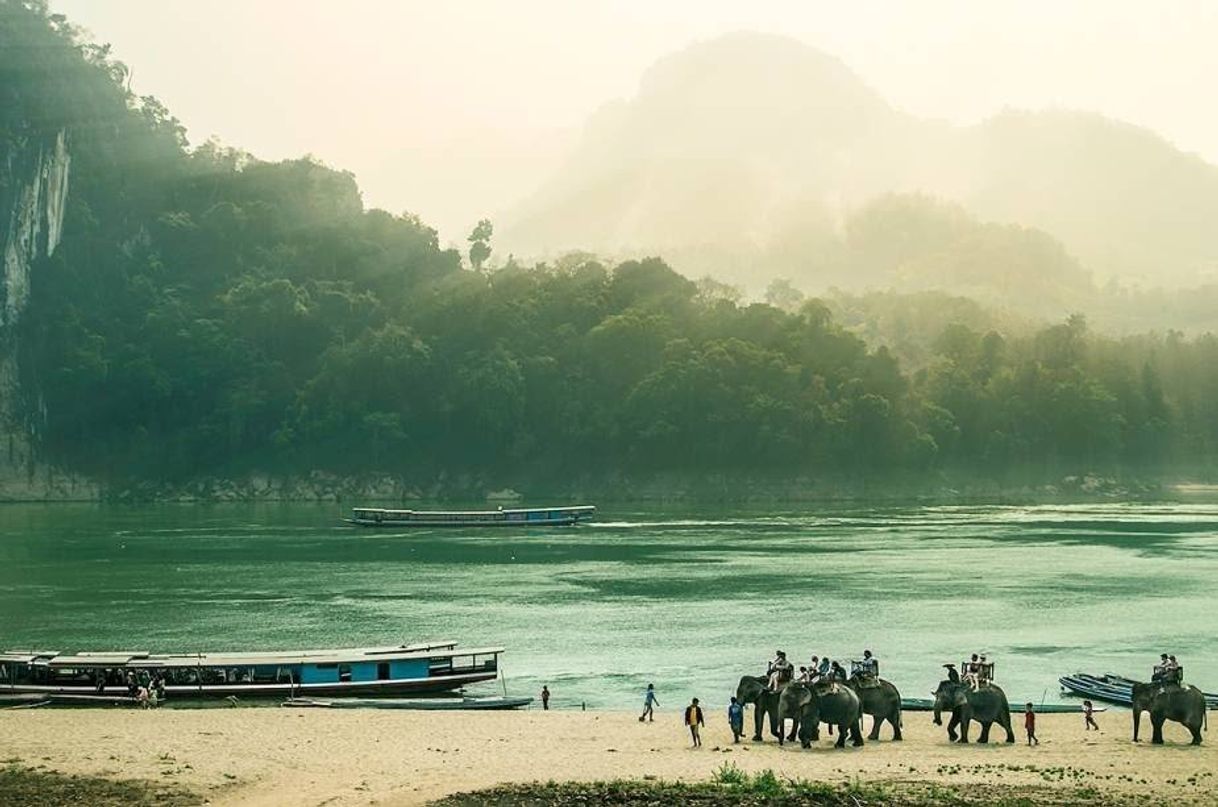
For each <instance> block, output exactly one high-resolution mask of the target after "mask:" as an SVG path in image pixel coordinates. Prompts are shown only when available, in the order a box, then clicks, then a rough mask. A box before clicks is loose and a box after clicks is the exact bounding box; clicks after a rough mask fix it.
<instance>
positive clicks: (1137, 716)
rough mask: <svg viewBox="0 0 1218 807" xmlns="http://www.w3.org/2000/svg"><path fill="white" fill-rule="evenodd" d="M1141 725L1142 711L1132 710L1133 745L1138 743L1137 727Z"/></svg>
mask: <svg viewBox="0 0 1218 807" xmlns="http://www.w3.org/2000/svg"><path fill="white" fill-rule="evenodd" d="M1141 723H1142V710H1141V709H1134V710H1133V741H1134V742H1135V743H1136V742H1137V741H1138V727H1139V726H1140V725H1141Z"/></svg>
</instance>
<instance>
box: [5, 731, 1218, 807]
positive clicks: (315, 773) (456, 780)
mask: <svg viewBox="0 0 1218 807" xmlns="http://www.w3.org/2000/svg"><path fill="white" fill-rule="evenodd" d="M1099 719H1100V724H1101V727H1102V731H1100V732H1099V733H1096V732H1091V733H1090V734H1088V733H1085V732H1084V731H1083V721H1082V718H1081V716H1076V715H1041V716H1039V725H1038V734H1039V735H1040V736H1041V745H1040V746H1039V747H1035V748H1028V747H1026V746H1025V745H1023V743H1022V740H1023V736H1022V731H1020V733H1019V739H1020V742H1019V743H1018V744H1016V745H1015V746H1007V745H1005V744H1001V743H991V744H990V745H989V746H986V747H983V746H979V745H969V746H957V745H951V744H949V743H948V742H947V740H946V737H945V735H944V733H943V731H942V729H939V728H937V727H935V726H933V725H932V724H931V718H930V715H929V714H927V713H907V714H906V717H905V725H906V729H905V731H906V739H905V740H904V742H901V743H892V742H889V741H886V740H881V741H880V742H878V743H868V744H867V745H866V746H865V747H863V748H860V749H849V748H848V749H844V750H840V751H839V750H836V749H833V748H832V747H831V746H830V745H829V744H828V743H827V741H824V739H823V735H822V742H821V744H820V745H818V746H817V747H815V748H813V749H811V750H803V749H800V748H799V746H798V745H797V744H795V745H787V746H786V747H784V748H779V747H778V746H777V745H776V744H774V743H772V742H769V743H765V744H754V743H749V742H747V741H746V742H744V743H742V744H740V745H732V742H731V736H730V734H729V733H728V731H727V728H726V723H725V720H724V719H723V718H722V717H721V716H719V715H718V714H708V720H709V724H708V726H707V730H706V732H705V735H704V740H705V746H704V747H703V748H702V749H699V750H693V749H690V748H689V747H688V742H687V741H688V735H687V733H686V732H685V730H684V728H683V727H682V726H681V725H680V717H679V715H678V714H676V713H672V712H666V713H662V714H660V715H659V716H658V718H657V720H656V722H655V723H651V724H640V723H639V722H638V720H637V718H636V717H635V716H634V715H632V714H626V713H621V712H569V711H551V712H542V711H537V710H532V711H526V712H498V713H490V712H482V713H478V712H465V713H447V714H446V713H435V712H433V713H426V712H405V711H402V712H390V711H354V710H343V711H337V710H322V709H317V710H312V709H283V708H241V709H219V708H216V709H194V710H189V709H182V710H174V709H171V708H164V709H161V710H157V711H148V712H141V711H133V710H132V711H128V710H49V709H35V710H20V711H8V712H3V713H0V737H3V738H4V741H3V742H2V743H0V760H3V761H5V762H7V763H8V764H20V765H24V766H28V767H35V766H45V767H46V768H47V769H50V770H55V771H60V772H64V773H72V774H92V775H103V776H107V777H113V778H141V779H149V780H154V781H159V782H163V783H166V784H173V785H177V786H180V787H184V788H187V789H190V790H193V791H195V792H198V793H200V794H202V795H203V796H204V797H205V798H207V799H208V800H210V802H211V803H213V804H218V805H279V804H317V805H320V804H327V805H353V804H371V803H375V804H384V805H415V804H422V803H425V802H427V801H428V800H430V799H434V798H438V797H441V796H444V795H447V794H450V793H454V792H459V791H467V790H472V789H476V788H482V787H487V786H490V785H494V784H497V783H504V782H528V781H534V780H537V781H548V780H556V781H564V780H598V779H600V780H603V779H614V778H635V779H637V778H643V777H658V778H661V779H671V780H681V781H696V780H703V779H707V778H709V777H711V776H712V774H713V772H714V770H715V769H716V768H717V767H719V766H720V765H722V764H723V763H725V762H732V763H735V764H736V765H737V766H738V767H739V768H741V769H742V770H745V771H751V772H752V771H760V770H763V769H766V768H771V769H773V770H774V771H775V772H776V773H778V774H779V775H781V776H784V777H791V778H804V779H816V780H827V781H842V780H845V779H852V778H854V777H859V778H861V779H864V780H869V781H883V780H920V781H944V782H951V783H954V784H957V785H960V784H964V783H967V782H970V781H987V782H1001V783H1008V784H1037V785H1043V784H1052V785H1061V786H1069V787H1076V786H1078V785H1093V786H1095V787H1097V788H1099V789H1101V790H1108V789H1111V790H1114V791H1121V792H1126V793H1129V792H1135V793H1136V792H1146V793H1148V794H1149V793H1151V792H1152V791H1153V792H1154V793H1155V794H1156V798H1157V799H1159V800H1166V801H1170V802H1171V803H1173V804H1179V803H1197V804H1205V803H1213V802H1214V801H1215V800H1218V783H1216V782H1215V781H1214V778H1215V777H1214V773H1213V772H1214V771H1216V770H1218V746H1215V745H1213V744H1209V745H1203V746H1201V747H1192V746H1188V745H1186V744H1185V743H1186V741H1187V733H1186V732H1185V731H1184V730H1183V729H1181V728H1180V727H1178V726H1171V727H1169V729H1168V731H1167V740H1168V743H1169V744H1168V745H1165V746H1159V747H1155V746H1151V745H1150V744H1149V743H1147V742H1143V743H1140V744H1137V745H1135V744H1134V743H1132V742H1131V741H1130V719H1129V715H1128V713H1126V712H1107V713H1104V714H1101V715H1099ZM750 720H751V714H750ZM1144 729H1145V731H1146V733H1147V735H1149V726H1148V725H1144Z"/></svg>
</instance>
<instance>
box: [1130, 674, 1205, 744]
mask: <svg viewBox="0 0 1218 807" xmlns="http://www.w3.org/2000/svg"><path fill="white" fill-rule="evenodd" d="M1132 689H1133V693H1132V694H1133V704H1132V706H1133V741H1134V742H1135V743H1136V742H1137V741H1138V725H1139V724H1140V723H1141V722H1142V712H1150V725H1151V728H1152V729H1153V731H1152V733H1151V736H1150V741H1151V742H1152V743H1154V744H1155V745H1162V744H1163V723H1164V722H1166V721H1168V720H1174V721H1176V722H1177V723H1183V724H1184V726H1185V728H1187V729H1188V730H1189V731H1190V732H1192V735H1193V745H1201V729H1202V728H1206V729H1208V728H1209V721H1208V718H1207V717H1206V712H1205V695H1204V694H1203V693H1202V692H1201V690H1199V689H1197V688H1196V687H1195V686H1185V685H1183V684H1161V683H1152V684H1134V685H1133V688H1132Z"/></svg>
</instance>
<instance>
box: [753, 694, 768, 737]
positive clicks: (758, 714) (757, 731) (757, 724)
mask: <svg viewBox="0 0 1218 807" xmlns="http://www.w3.org/2000/svg"><path fill="white" fill-rule="evenodd" d="M764 720H765V712H764V710H762V708H761V702H760V701H758V702H757V703H756V704H754V705H753V742H755V743H761V742H765V738H764V737H762V736H761V724H762V722H763V721H764Z"/></svg>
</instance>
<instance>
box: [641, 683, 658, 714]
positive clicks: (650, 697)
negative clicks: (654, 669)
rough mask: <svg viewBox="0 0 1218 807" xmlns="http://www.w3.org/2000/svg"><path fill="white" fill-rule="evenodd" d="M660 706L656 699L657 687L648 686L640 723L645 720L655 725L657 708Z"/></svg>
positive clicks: (644, 696) (653, 685)
mask: <svg viewBox="0 0 1218 807" xmlns="http://www.w3.org/2000/svg"><path fill="white" fill-rule="evenodd" d="M659 705H660V701H659V699H658V698H656V685H655V684H648V685H647V692H646V694H644V695H643V714H641V715H639V722H640V723H642V722H643V721H644V720H647V721H648V722H651V723H654V722H655V719H656V710H655V707H657V706H659Z"/></svg>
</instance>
